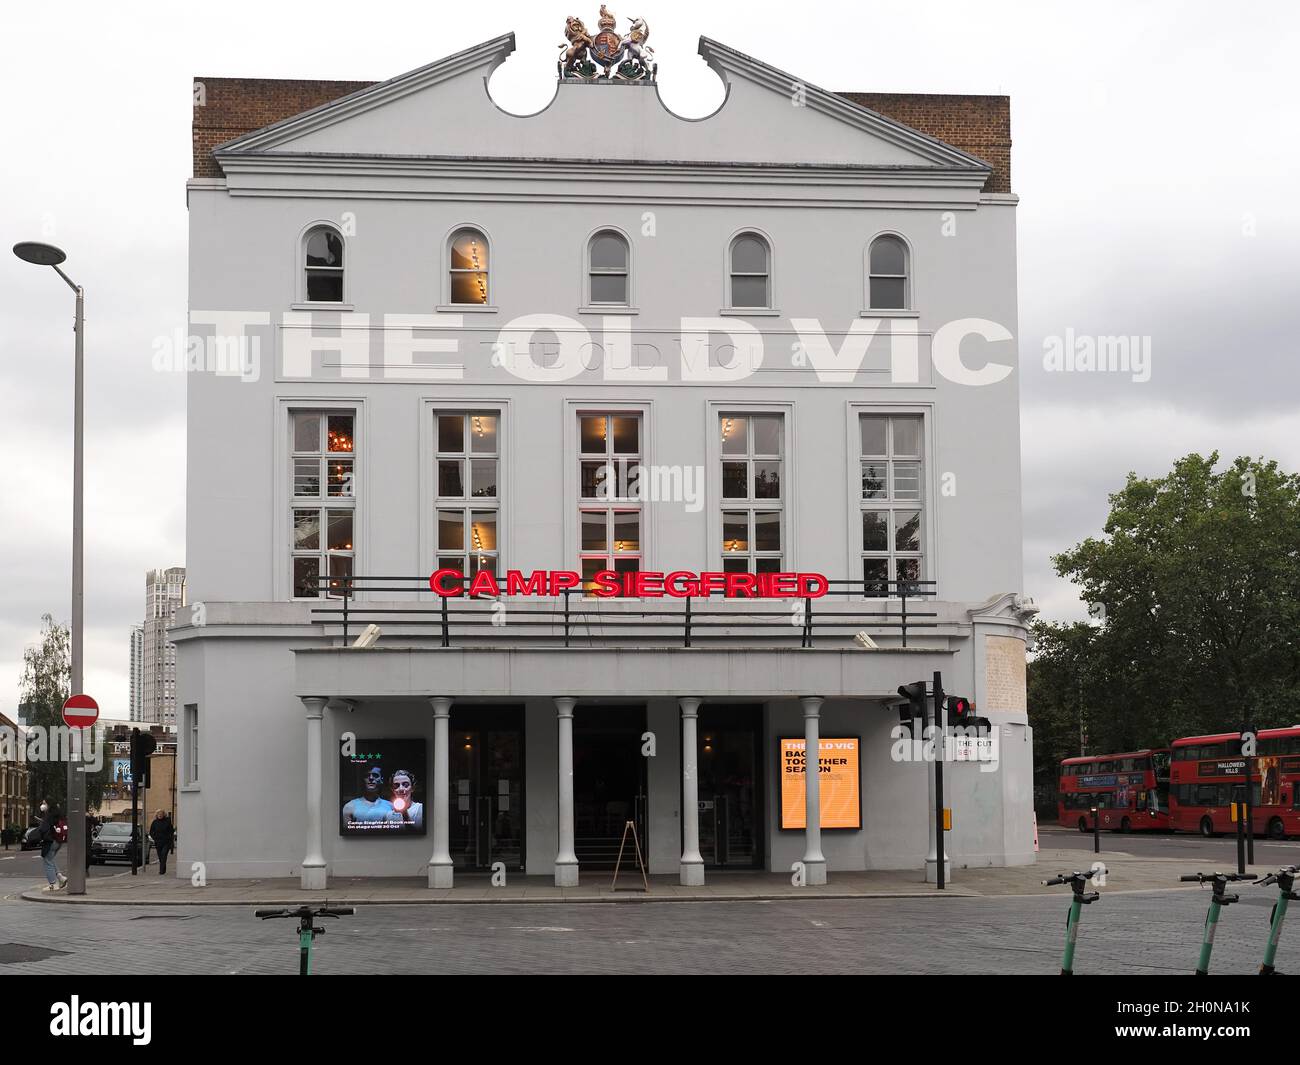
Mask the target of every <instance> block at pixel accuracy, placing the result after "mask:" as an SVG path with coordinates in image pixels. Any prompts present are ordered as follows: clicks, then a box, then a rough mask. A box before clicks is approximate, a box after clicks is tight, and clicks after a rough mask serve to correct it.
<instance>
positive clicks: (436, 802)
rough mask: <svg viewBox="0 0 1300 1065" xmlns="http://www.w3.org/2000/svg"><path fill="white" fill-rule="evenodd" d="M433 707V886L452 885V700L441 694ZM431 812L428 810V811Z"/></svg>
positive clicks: (427, 801) (430, 800) (428, 801)
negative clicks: (449, 736)
mask: <svg viewBox="0 0 1300 1065" xmlns="http://www.w3.org/2000/svg"><path fill="white" fill-rule="evenodd" d="M429 703H430V705H431V706H432V707H433V787H432V788H430V789H429V793H428V797H427V798H426V799H425V805H426V806H431V807H432V808H433V809H432V813H433V857H431V858H430V859H429V887H431V888H449V887H451V886H452V884H453V881H454V873H453V869H452V864H451V827H450V818H451V812H450V811H451V807H450V798H451V790H450V787H449V785H450V781H451V748H450V745H449V743H448V737H447V732H448V729H449V728H450V723H451V700H450V699H449V698H447V697H446V696H445V695H439V696H437V697H436V698H433V699H430V700H429ZM426 812H427V811H426Z"/></svg>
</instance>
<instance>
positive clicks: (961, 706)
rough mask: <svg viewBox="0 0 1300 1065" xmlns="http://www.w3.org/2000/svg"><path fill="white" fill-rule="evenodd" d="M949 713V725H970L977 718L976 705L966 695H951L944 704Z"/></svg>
mask: <svg viewBox="0 0 1300 1065" xmlns="http://www.w3.org/2000/svg"><path fill="white" fill-rule="evenodd" d="M944 707H945V709H946V710H947V711H948V724H950V725H969V724H971V722H972V721H973V720H974V718H975V704H974V703H972V702H971V701H970V700H969V699H967V698H966V696H964V695H950V696H948V701H947V702H946V703H945V704H944Z"/></svg>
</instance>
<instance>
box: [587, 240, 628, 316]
mask: <svg viewBox="0 0 1300 1065" xmlns="http://www.w3.org/2000/svg"><path fill="white" fill-rule="evenodd" d="M630 259H631V252H630V251H629V249H628V246H627V241H626V240H625V239H624V238H623V234H621V233H615V232H613V231H612V230H608V229H607V230H604V231H602V232H600V233H597V234H596V235H595V236H594V237H592V238H591V243H590V244H589V245H588V246H587V301H588V302H589V303H591V304H593V305H595V304H615V305H617V306H620V307H626V306H627V305H628V284H627V279H628V263H629V260H630Z"/></svg>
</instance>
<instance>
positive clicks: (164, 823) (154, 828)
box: [149, 810, 176, 876]
mask: <svg viewBox="0 0 1300 1065" xmlns="http://www.w3.org/2000/svg"><path fill="white" fill-rule="evenodd" d="M149 838H150V839H152V840H153V846H154V850H156V851H157V852H158V875H159V876H166V875H167V855H169V854H170V853H171V851H172V846H173V845H174V844H175V842H176V826H175V825H173V824H172V819H171V816H170V815H169V814H168V813H167V811H166V810H159V811H158V813H157V814H156V815H155V816H154V819H153V824H151V825H150V826H149Z"/></svg>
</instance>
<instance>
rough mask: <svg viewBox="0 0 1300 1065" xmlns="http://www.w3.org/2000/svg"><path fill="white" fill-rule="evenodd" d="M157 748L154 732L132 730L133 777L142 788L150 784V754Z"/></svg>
mask: <svg viewBox="0 0 1300 1065" xmlns="http://www.w3.org/2000/svg"><path fill="white" fill-rule="evenodd" d="M157 749H158V741H157V740H155V739H154V738H153V733H151V732H141V731H140V730H139V729H138V728H133V729H132V730H131V779H132V780H133V781H135V783H136V784H138V785H139V786H140V787H142V788H147V787H148V786H149V756H150V755H151V754H153V752H154V751H155V750H157Z"/></svg>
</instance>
